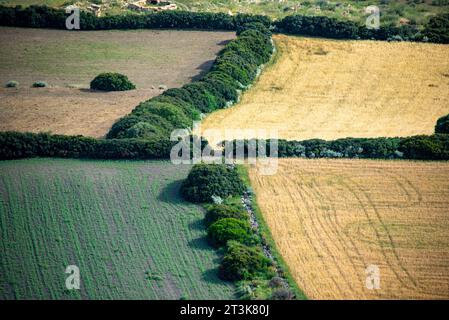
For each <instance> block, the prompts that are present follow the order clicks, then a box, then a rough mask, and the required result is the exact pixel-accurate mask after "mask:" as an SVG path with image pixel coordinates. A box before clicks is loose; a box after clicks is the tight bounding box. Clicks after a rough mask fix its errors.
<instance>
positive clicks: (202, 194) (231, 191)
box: [181, 164, 245, 202]
mask: <svg viewBox="0 0 449 320" xmlns="http://www.w3.org/2000/svg"><path fill="white" fill-rule="evenodd" d="M244 191H245V185H244V184H243V181H242V180H241V179H240V177H239V175H238V172H237V170H236V169H235V168H234V167H230V166H227V165H223V164H196V165H194V166H193V168H192V170H191V171H190V173H189V175H188V176H187V179H185V180H184V181H183V183H182V186H181V194H182V196H183V197H184V198H185V199H187V200H189V201H192V202H211V201H212V196H219V197H222V198H227V197H229V196H237V195H241V194H243V192H244Z"/></svg>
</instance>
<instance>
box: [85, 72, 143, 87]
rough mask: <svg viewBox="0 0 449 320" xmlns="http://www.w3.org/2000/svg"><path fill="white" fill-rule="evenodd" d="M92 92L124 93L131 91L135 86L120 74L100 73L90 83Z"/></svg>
mask: <svg viewBox="0 0 449 320" xmlns="http://www.w3.org/2000/svg"><path fill="white" fill-rule="evenodd" d="M90 88H91V89H92V90H100V91H126V90H133V89H135V88H136V86H135V85H134V84H133V83H132V82H131V81H129V79H128V77H127V76H125V75H123V74H120V73H111V72H109V73H101V74H99V75H98V76H96V77H95V79H93V80H92V82H91V83H90Z"/></svg>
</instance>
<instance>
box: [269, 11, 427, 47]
mask: <svg viewBox="0 0 449 320" xmlns="http://www.w3.org/2000/svg"><path fill="white" fill-rule="evenodd" d="M275 26H276V29H277V31H279V32H283V33H287V34H297V35H305V36H316V37H325V38H335V39H375V40H389V39H391V38H394V37H398V36H399V37H400V38H401V39H403V40H412V41H413V40H419V38H418V35H419V34H418V30H417V29H416V27H415V26H411V25H405V26H402V27H396V26H393V25H389V26H381V28H380V29H378V30H375V29H368V28H366V26H364V25H358V24H356V23H354V22H352V21H340V20H337V19H335V18H329V17H324V16H301V15H293V16H287V17H285V18H284V19H282V20H279V21H276V22H275Z"/></svg>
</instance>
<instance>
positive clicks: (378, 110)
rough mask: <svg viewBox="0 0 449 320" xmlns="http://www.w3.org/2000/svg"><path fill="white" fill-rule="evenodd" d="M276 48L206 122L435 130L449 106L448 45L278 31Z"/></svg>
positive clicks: (337, 133)
mask: <svg viewBox="0 0 449 320" xmlns="http://www.w3.org/2000/svg"><path fill="white" fill-rule="evenodd" d="M274 39H275V42H276V45H277V49H278V56H277V61H276V62H275V63H274V64H273V65H271V66H270V67H268V68H267V69H266V70H265V71H264V73H263V74H262V75H261V77H260V79H259V81H258V82H257V83H256V84H255V86H254V87H253V88H251V89H250V90H249V91H248V92H247V93H245V94H244V95H243V97H242V101H241V102H240V103H239V104H238V105H236V106H235V107H232V108H229V109H225V110H220V111H217V112H214V113H212V114H211V115H209V116H208V117H207V118H206V119H205V121H204V122H203V124H202V128H203V130H204V129H232V128H234V129H277V130H279V137H280V138H284V139H297V140H303V139H311V138H322V139H337V138H344V137H379V136H409V135H415V134H431V133H432V132H433V130H434V126H435V122H436V120H437V119H438V118H439V117H441V116H443V115H446V114H448V113H449V78H448V77H447V74H449V46H447V45H438V44H423V43H405V42H404V43H388V42H376V41H337V40H325V39H312V38H300V37H289V36H285V35H276V36H274Z"/></svg>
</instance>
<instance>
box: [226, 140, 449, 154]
mask: <svg viewBox="0 0 449 320" xmlns="http://www.w3.org/2000/svg"><path fill="white" fill-rule="evenodd" d="M225 143H226V142H223V145H225ZM259 143H261V144H266V149H265V152H263V153H262V154H261V155H263V156H273V157H279V158H292V157H293V158H294V157H302V158H365V159H421V160H449V135H448V134H435V135H431V136H412V137H402V138H344V139H338V140H333V141H326V140H321V139H311V140H304V141H296V140H283V139H279V140H277V146H278V148H277V150H274V151H273V152H272V151H271V150H270V145H271V144H272V143H273V141H271V140H269V139H268V140H260V141H259V140H245V141H236V140H234V141H231V142H228V145H231V146H232V148H231V150H226V152H227V153H231V152H232V153H234V154H236V151H237V150H236V149H237V145H243V146H244V156H245V157H247V156H248V147H249V146H254V145H255V146H256V152H257V153H259V149H258V145H259Z"/></svg>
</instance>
